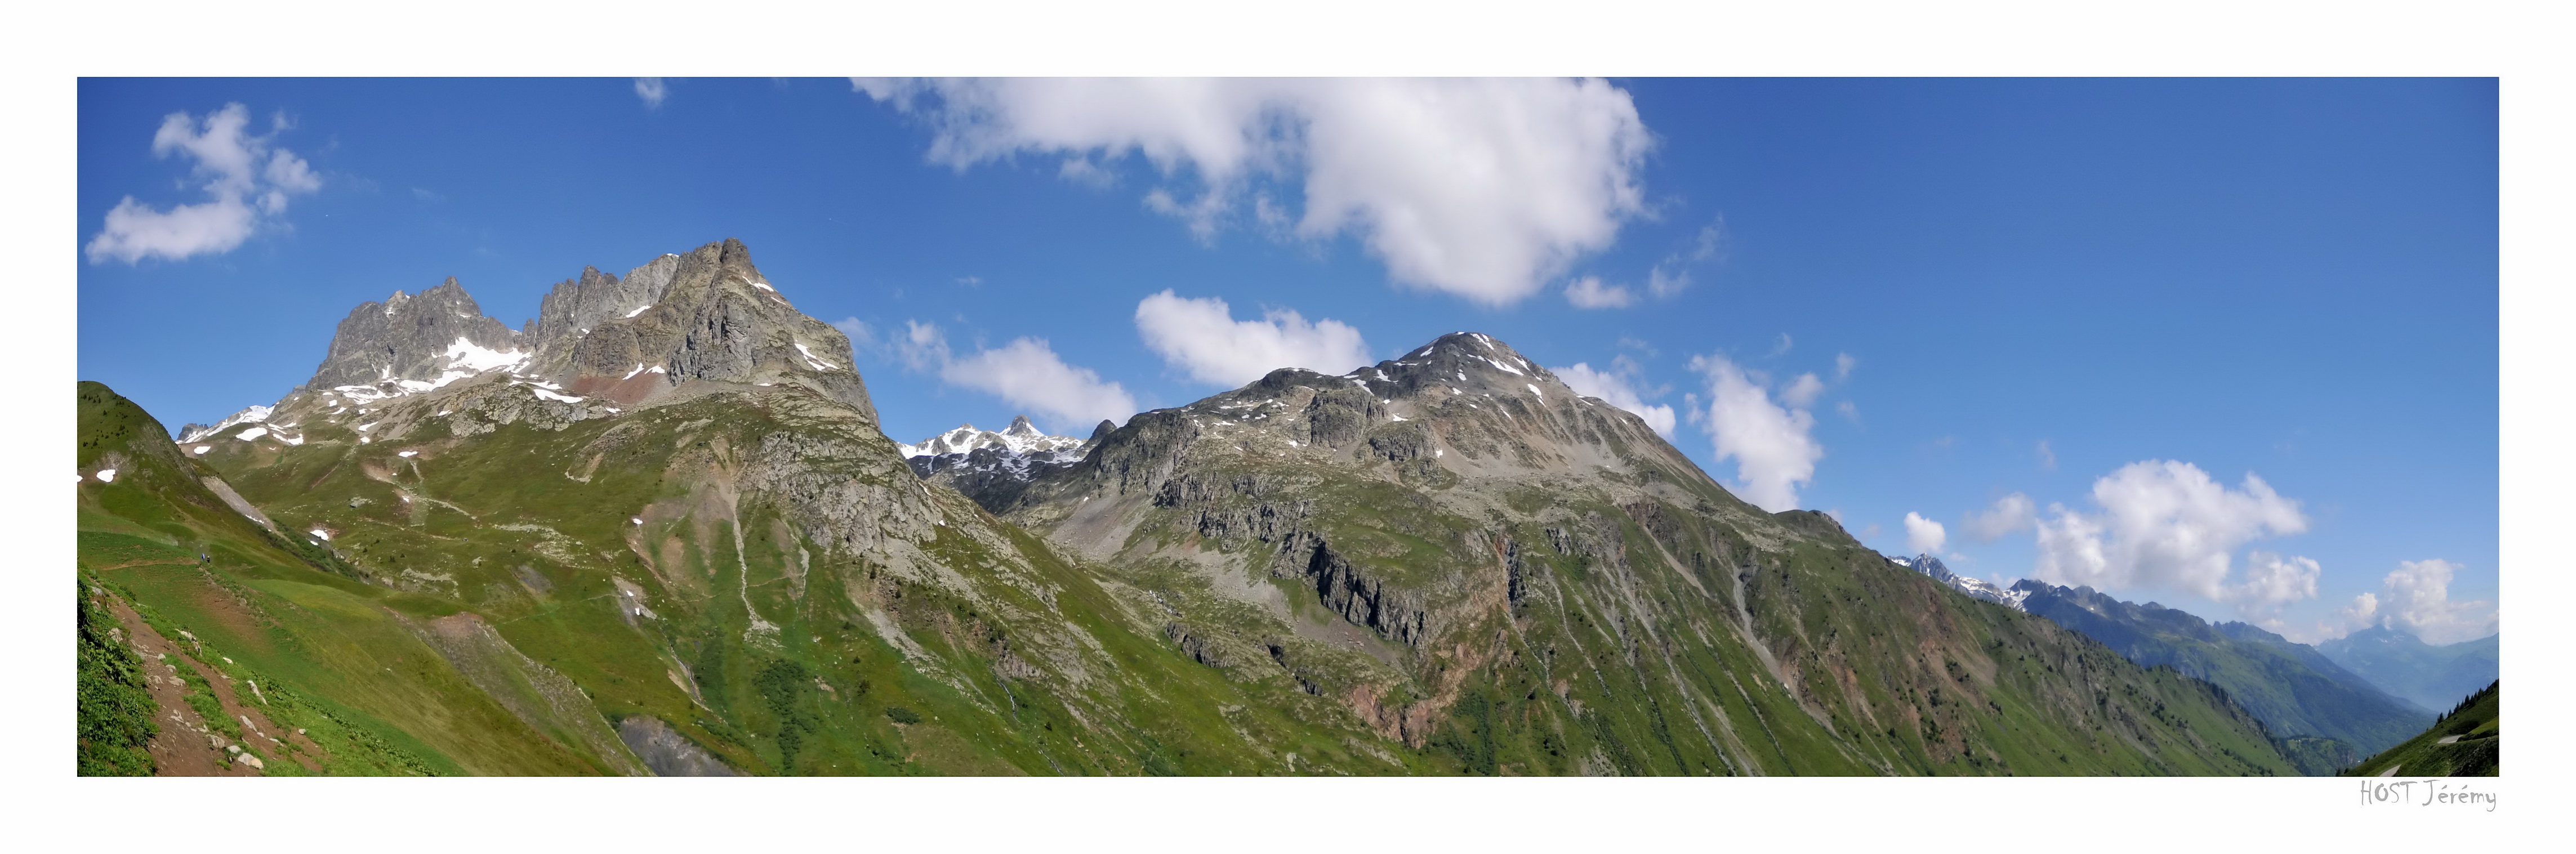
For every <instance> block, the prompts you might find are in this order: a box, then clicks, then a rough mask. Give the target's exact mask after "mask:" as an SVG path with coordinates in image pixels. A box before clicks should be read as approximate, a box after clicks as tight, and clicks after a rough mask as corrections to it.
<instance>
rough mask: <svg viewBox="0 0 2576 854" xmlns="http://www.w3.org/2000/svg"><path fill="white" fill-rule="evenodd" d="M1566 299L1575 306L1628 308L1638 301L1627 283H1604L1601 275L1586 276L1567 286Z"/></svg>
mask: <svg viewBox="0 0 2576 854" xmlns="http://www.w3.org/2000/svg"><path fill="white" fill-rule="evenodd" d="M1565 301H1566V302H1568V303H1572V304H1573V305H1574V307H1575V308H1627V307H1628V306H1631V305H1635V304H1636V303H1637V295H1636V294H1633V293H1630V292H1629V291H1628V287H1627V286H1626V285H1604V284H1602V283H1601V277H1599V276H1585V277H1583V278H1580V279H1576V280H1574V283H1573V284H1570V285H1566V286H1565Z"/></svg>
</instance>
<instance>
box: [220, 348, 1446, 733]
mask: <svg viewBox="0 0 2576 854" xmlns="http://www.w3.org/2000/svg"><path fill="white" fill-rule="evenodd" d="M489 393H491V394H507V393H510V392H508V391H501V390H496V391H491V392H489ZM516 393H517V394H521V395H524V394H526V393H525V392H524V391H520V392H516ZM414 403H416V404H418V405H420V406H424V407H429V406H435V407H442V408H444V407H453V408H454V411H455V412H458V413H461V414H462V416H461V417H476V413H478V412H480V411H481V410H475V409H472V408H471V407H472V406H474V404H472V403H467V402H459V401H458V400H456V399H453V398H444V399H442V400H441V401H440V402H437V403H434V404H433V403H431V402H428V401H414ZM436 411H445V410H444V409H440V410H436ZM417 414H420V415H424V416H426V415H428V413H426V412H423V413H417ZM371 417H373V416H371ZM389 417H393V416H389ZM853 417H855V413H853V412H851V411H850V410H848V409H847V408H846V407H841V406H839V405H838V404H834V403H832V402H830V401H825V400H820V399H817V398H815V397H813V396H811V395H807V394H805V393H804V392H801V391H788V390H783V389H782V390H778V391H760V390H750V389H746V390H745V391H743V392H742V393H739V394H732V393H728V394H718V395H709V396H705V397H700V398H694V399H691V400H687V401H684V402H679V403H674V404H671V405H668V406H662V407H655V408H650V409H645V410H642V411H638V412H635V413H631V414H628V415H626V416H624V417H621V418H616V419H591V420H584V421H575V422H571V423H568V424H561V425H552V426H539V425H532V424H530V423H527V422H524V421H521V422H513V423H508V424H502V425H498V426H497V427H490V429H484V428H485V427H487V426H488V425H489V422H471V423H465V424H464V431H459V430H458V429H456V428H455V427H454V426H451V425H455V424H459V423H463V422H461V418H460V420H459V421H443V420H438V419H437V418H436V416H429V417H425V418H423V419H421V421H422V422H426V423H422V424H420V426H417V427H415V428H413V429H411V430H410V431H409V432H407V433H401V434H395V435H384V434H382V433H381V432H380V433H379V434H378V435H377V436H375V437H373V438H374V441H373V442H359V441H356V438H357V437H355V436H354V435H352V434H350V433H349V432H348V431H346V430H344V429H340V428H336V427H333V426H330V425H327V424H321V423H311V424H307V425H306V426H305V428H304V436H303V438H304V442H303V444H300V445H292V446H290V445H283V444H279V443H275V442H256V443H254V442H240V441H234V440H231V439H222V440H216V441H215V442H214V443H213V445H214V446H215V447H216V450H212V451H210V452H209V453H207V454H206V455H205V457H204V459H206V460H207V461H208V462H209V463H211V464H212V465H214V466H216V467H218V468H221V469H223V470H224V472H225V474H226V475H227V477H228V479H229V481H230V482H231V483H232V484H234V485H235V486H236V487H237V488H238V489H239V490H240V491H241V493H242V494H243V495H244V496H246V497H248V498H249V499H250V500H252V501H253V502H255V503H257V504H259V505H260V506H261V507H262V508H263V509H264V512H266V513H268V514H269V515H271V516H272V517H274V518H275V519H277V520H278V521H279V522H280V524H281V525H282V526H283V527H284V528H285V529H286V530H289V531H297V532H304V533H303V536H304V537H305V539H306V544H307V545H308V546H310V547H313V548H316V549H328V550H329V553H330V554H331V555H333V556H334V559H335V560H337V561H340V562H342V563H344V564H345V565H346V566H347V567H349V570H348V577H347V578H335V579H332V581H333V583H336V584H338V585H340V586H343V587H346V588H348V589H350V590H351V591H359V592H363V595H366V596H369V597H372V600H371V601H373V602H378V603H383V604H382V605H381V607H384V608H389V609H396V610H399V609H405V608H409V609H415V610H417V612H418V613H417V614H416V615H415V616H413V617H412V620H411V621H412V622H413V623H414V624H417V625H420V626H422V627H423V630H422V631H420V632H416V634H420V635H424V636H427V637H430V638H431V640H432V641H433V642H438V643H448V642H447V641H444V640H443V639H445V638H449V637H453V638H457V639H461V640H459V641H457V642H454V643H450V645H449V646H442V647H440V649H439V651H440V652H442V653H447V654H448V655H447V657H448V658H450V659H452V660H455V661H458V662H462V665H461V666H460V667H459V669H460V671H461V675H462V676H463V677H465V679H466V680H467V681H469V682H476V684H478V685H484V687H485V689H486V691H487V692H488V693H493V694H496V695H506V694H510V693H517V694H520V695H524V697H525V698H524V699H522V700H520V701H515V702H514V701H512V700H511V699H510V697H508V696H501V697H500V700H499V702H498V705H499V706H501V707H503V708H504V709H505V710H507V711H510V712H513V713H514V716H516V717H519V718H522V719H523V720H524V719H530V718H534V719H535V722H534V723H533V724H522V725H520V726H519V727H518V728H519V729H521V730H533V731H534V732H535V734H536V735H538V736H540V737H543V738H545V739H547V742H548V743H550V744H559V745H561V752H566V753H573V754H576V755H580V753H581V747H582V745H584V744H587V743H589V742H588V741H586V740H583V739H580V738H575V737H571V736H567V735H564V733H568V732H574V731H575V730H578V729H580V724H581V723H582V722H581V721H577V720H573V719H572V718H573V717H575V716H572V715H560V714H559V715H553V716H551V717H548V716H546V715H543V714H539V713H542V712H543V711H544V710H545V709H546V708H547V707H546V704H545V703H544V702H542V698H540V697H537V696H535V695H537V694H539V693H541V692H540V691H539V690H538V689H539V688H541V687H542V685H539V684H537V683H543V682H548V681H551V680H553V679H557V678H559V679H561V680H564V681H566V682H568V683H569V684H570V685H574V686H578V693H579V694H581V695H583V699H584V700H585V701H586V702H588V703H591V704H593V705H594V706H595V711H590V712H587V713H586V714H588V715H589V716H590V717H593V718H598V719H604V720H606V721H609V722H612V724H613V725H614V727H615V730H616V733H617V735H618V736H619V737H620V738H619V740H620V741H621V742H622V743H623V744H625V745H626V746H627V747H628V748H630V749H632V748H634V747H635V745H638V744H647V745H652V746H650V747H647V748H645V749H643V750H642V751H640V752H641V753H643V754H644V755H641V756H638V757H636V758H637V759H638V760H641V761H646V762H659V763H664V765H663V766H662V767H661V768H660V770H664V771H677V770H680V769H682V768H684V767H707V766H705V765H703V764H702V763H703V762H714V763H720V765H721V766H722V767H724V768H728V769H731V770H733V771H737V772H744V773H757V774H1022V773H1037V774H1058V773H1061V774H1100V773H1108V774H1150V773H1193V774H1259V773H1287V772H1290V771H1295V772H1298V773H1346V774H1347V773H1370V774H1385V773H1409V772H1416V771H1429V770H1437V768H1438V763H1437V762H1436V761H1433V760H1430V759H1428V758H1426V757H1423V756H1420V755H1417V754H1414V753H1411V752H1406V751H1402V750H1393V751H1390V750H1387V749H1385V748H1384V747H1383V746H1382V745H1381V744H1380V743H1378V739H1376V738H1375V737H1374V736H1373V735H1371V734H1370V733H1369V731H1368V730H1367V729H1366V728H1365V727H1364V726H1362V725H1361V723H1360V722H1359V721H1358V719H1357V718H1356V717H1355V716H1353V715H1352V714H1351V713H1350V712H1349V711H1348V710H1347V709H1344V708H1341V707H1339V706H1337V705H1335V704H1332V703H1329V702H1326V701H1323V700H1320V699H1318V698H1316V697H1313V696H1311V695H1308V694H1306V693H1304V692H1302V691H1300V690H1299V688H1298V686H1297V685H1296V684H1295V683H1293V682H1290V681H1287V680H1271V681H1268V682H1260V681H1253V682H1238V681H1234V680H1229V679H1228V678H1226V676H1225V675H1224V674H1222V673H1220V672H1218V671H1214V670H1211V669H1209V668H1207V667H1205V666H1203V665H1201V664H1200V663H1198V662H1197V661H1195V660H1192V659H1191V658H1189V657H1188V656H1187V655H1186V654H1184V653H1183V652H1182V651H1181V650H1179V649H1177V648H1176V647H1175V646H1174V645H1173V644H1172V643H1170V642H1169V641H1168V640H1166V639H1165V638H1163V637H1161V636H1159V635H1158V634H1154V633H1150V632H1140V631H1139V630H1138V629H1137V628H1136V627H1135V625H1134V624H1135V617H1134V616H1133V615H1132V614H1131V613H1130V612H1131V609H1133V608H1134V607H1135V603H1133V602H1131V601H1127V600H1124V599H1122V598H1120V597H1118V596H1116V595H1114V594H1113V593H1111V592H1110V591H1109V590H1107V589H1104V587H1103V586H1102V585H1101V584H1100V583H1099V582H1097V581H1095V576H1094V574H1093V573H1091V572H1089V571H1086V570H1085V569H1082V568H1078V567H1076V566H1075V565H1074V564H1072V563H1069V562H1067V561H1065V560H1063V559H1062V558H1060V557H1059V556H1057V555H1055V554H1054V553H1053V552H1051V551H1050V550H1048V549H1047V548H1046V547H1045V546H1044V544H1042V543H1040V542H1038V541H1036V540H1035V539H1033V538H1030V537H1028V536H1027V535H1026V534H1024V533H1021V532H1019V531H1017V530H1016V529H1013V528H1010V527H1009V526H1006V525H1001V524H999V523H998V522H997V521H996V520H993V519H992V518H991V517H990V516H989V515H986V514H984V513H983V512H982V511H981V510H980V509H978V508H976V507H975V506H974V505H973V504H972V503H971V502H968V501H965V500H964V499H963V498H962V497H960V496H957V495H956V494H955V493H953V492H933V491H930V490H927V489H925V488H924V487H922V486H920V485H918V484H917V483H915V482H914V479H913V477H912V475H911V474H910V471H909V470H908V469H907V468H906V467H904V466H903V464H902V463H901V461H900V460H899V459H898V458H896V457H895V456H894V454H893V449H892V443H891V442H888V441H887V440H885V439H884V437H883V436H881V435H878V434H877V433H876V431H875V430H874V429H873V427H872V426H869V425H867V424H866V423H864V422H853V421H851V420H849V419H851V418H853ZM460 432H462V433H463V434H462V435H460ZM880 445H881V446H882V447H879V446H880ZM405 451H410V452H412V453H411V454H409V455H406V454H404V452H405ZM904 502H915V503H911V504H906V503H904ZM835 514H841V515H835ZM861 514H877V515H861ZM852 517H855V518H852ZM897 530H902V531H917V532H918V535H919V536H920V537H921V539H920V540H919V541H912V540H905V539H900V538H898V537H896V536H894V535H892V534H889V533H887V532H888V531H897ZM317 531H318V532H320V533H314V532H317ZM326 534H327V535H328V537H329V538H328V539H327V540H326V539H323V538H322V537H323V535H326ZM853 543H858V544H860V547H857V548H854V547H853V545H852V544H853ZM352 595H357V594H355V593H353V594H352ZM440 620H452V621H456V622H455V623H451V624H449V625H448V626H447V627H446V628H448V629H452V630H450V631H443V632H442V631H440V630H438V629H439V628H440V627H438V626H433V625H432V624H434V623H437V622H438V621H440ZM1150 625H1152V626H1156V627H1159V626H1160V623H1152V624H1150ZM477 638H479V639H480V640H476V639H477ZM465 641H471V643H470V644H467V643H465ZM462 646H474V647H476V648H480V649H484V650H486V651H484V652H474V651H473V650H472V649H464V650H460V649H457V648H451V647H462ZM516 658H523V659H524V661H520V662H518V664H517V666H518V667H519V669H520V670H522V671H530V672H534V673H535V674H536V678H533V679H525V680H500V681H499V682H498V683H497V684H499V685H500V687H491V685H490V684H486V683H492V682H494V680H483V681H476V679H477V677H476V674H477V672H478V671H479V669H480V667H481V665H479V664H477V663H476V662H481V661H499V662H501V663H505V664H506V663H509V662H511V661H512V660H513V659H516ZM523 682H524V683H527V685H525V686H522V685H521V683H523ZM486 705H492V703H490V702H487V703H486ZM522 709H532V710H534V712H531V713H527V714H515V713H517V712H519V711H520V710H522ZM429 728H431V729H449V728H451V727H449V726H448V725H445V724H437V725H430V726H429ZM476 728H477V727H473V726H465V725H463V724H462V723H460V724H458V725H455V726H453V727H452V729H453V730H455V732H454V734H453V735H452V736H451V738H463V737H466V735H467V734H468V733H470V732H472V731H473V730H474V729H476ZM657 739H658V740H657ZM693 763H696V764H693ZM469 770H477V771H479V770H481V769H479V768H469Z"/></svg>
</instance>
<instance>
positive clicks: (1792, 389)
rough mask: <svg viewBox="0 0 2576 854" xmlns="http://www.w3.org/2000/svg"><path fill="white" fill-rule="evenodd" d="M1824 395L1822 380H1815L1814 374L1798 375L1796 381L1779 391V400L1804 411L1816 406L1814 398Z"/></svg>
mask: <svg viewBox="0 0 2576 854" xmlns="http://www.w3.org/2000/svg"><path fill="white" fill-rule="evenodd" d="M1824 393H1825V381H1824V380H1820V379H1817V378H1816V375H1815V374H1799V375H1798V378H1797V379H1796V380H1792V381H1791V382H1790V383H1789V387H1788V388H1786V389H1782V390H1781V391H1780V400H1781V401H1783V402H1785V403H1787V404H1789V405H1790V406H1794V407H1797V408H1799V409H1805V408H1808V407H1811V406H1814V405H1816V397H1817V396H1818V395H1822V394H1824Z"/></svg>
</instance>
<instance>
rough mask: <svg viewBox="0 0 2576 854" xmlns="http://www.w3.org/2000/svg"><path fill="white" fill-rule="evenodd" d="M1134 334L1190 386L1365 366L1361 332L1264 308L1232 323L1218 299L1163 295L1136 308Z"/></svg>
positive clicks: (1338, 323) (1230, 314)
mask: <svg viewBox="0 0 2576 854" xmlns="http://www.w3.org/2000/svg"><path fill="white" fill-rule="evenodd" d="M1136 334H1137V335H1138V336H1140V337H1142V338H1144V339H1145V346H1146V347H1147V348H1149V349H1151V350H1153V351H1154V352H1155V353H1156V354H1159V355H1161V356H1162V357H1163V361H1164V363H1165V364H1169V365H1171V366H1172V367H1175V368H1179V369H1181V370H1183V371H1185V372H1187V373H1188V374H1189V375H1190V378H1191V379H1195V380H1198V381H1200V382H1204V383H1212V384H1215V385H1221V386H1239V385H1243V384H1244V383H1248V382H1251V381H1253V380H1257V379H1260V378H1261V377H1262V376H1263V375H1265V374H1268V373H1270V372H1271V371H1275V370H1278V369H1280V368H1305V369H1307V370H1311V371H1316V372H1319V373H1326V374H1338V373H1342V372H1345V371H1349V370H1351V369H1353V368H1358V367H1361V366H1363V365H1367V364H1370V363H1371V362H1372V361H1374V360H1372V359H1370V358H1369V349H1368V342H1366V341H1363V340H1360V331H1359V330H1357V329H1353V328H1351V326H1350V324H1346V323H1343V322H1341V321H1338V320H1331V319H1325V320H1318V321H1315V322H1313V323H1307V322H1306V318H1305V317H1304V316H1302V315H1299V314H1298V313H1296V312H1294V311H1289V310H1287V309H1271V310H1269V311H1267V312H1264V313H1263V315H1262V319H1260V320H1236V319H1234V313H1233V310H1232V309H1229V308H1227V307H1226V304H1225V300H1222V299H1218V298H1216V297H1203V298H1200V299H1183V298H1181V297H1179V296H1176V295H1174V294H1173V293H1172V292H1171V291H1169V290H1166V291H1163V292H1162V293H1158V294H1155V295H1153V296H1149V297H1146V298H1145V299H1144V300H1143V301H1140V302H1138V303H1136Z"/></svg>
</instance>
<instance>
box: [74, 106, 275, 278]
mask: <svg viewBox="0 0 2576 854" xmlns="http://www.w3.org/2000/svg"><path fill="white" fill-rule="evenodd" d="M249 127H250V108H248V107H244V106H242V105H240V104H226V105H224V108H223V109H220V110H216V111H214V112H212V113H208V114H206V117H205V119H204V121H203V122H200V121H199V120H198V119H196V118H195V117H193V116H190V115H189V114H187V113H184V112H181V113H171V114H169V115H167V116H163V117H162V118H161V128H160V130H158V131H156V132H155V133H153V135H152V156H154V157H160V158H166V157H169V156H171V155H173V154H178V155H183V156H185V157H187V158H188V159H190V160H192V161H194V165H193V167H192V168H191V170H190V180H191V181H203V182H204V183H203V184H200V185H199V187H198V188H199V189H200V190H202V191H203V192H204V193H205V194H206V197H207V198H206V200H205V201H202V202H197V203H193V204H182V205H176V206H173V207H171V208H170V209H169V210H166V211H165V210H160V209H157V208H154V207H153V206H151V205H148V204H145V203H142V202H138V201H135V199H134V197H133V196H127V197H125V198H124V200H122V201H119V202H117V204H116V207H115V208H114V209H112V210H110V211H108V212H107V222H106V227H105V228H103V229H101V230H100V231H99V233H98V234H96V235H94V236H92V237H91V238H90V240H89V243H88V244H87V245H86V246H85V247H83V252H84V253H85V254H87V255H88V257H89V262H90V263H92V264H98V263H104V262H106V261H108V260H109V259H114V260H118V261H123V262H125V263H128V264H135V263H140V262H141V261H142V260H143V259H145V258H153V257H158V258H164V259H168V260H172V261H177V260H182V259H185V258H190V257H193V256H197V255H208V254H221V253H224V252H230V251H232V250H233V249H234V248H235V247H238V246H240V245H241V244H242V241H245V240H248V239H250V236H251V235H252V234H253V233H256V232H257V231H258V230H259V229H260V227H261V226H262V225H263V224H267V223H271V222H275V221H277V218H278V217H282V216H284V215H285V213H286V203H287V199H288V198H289V197H292V196H298V195H304V194H308V193H312V192H314V191H317V190H320V189H322V178H321V176H319V175H316V174H314V172H313V167H312V165H311V164H308V163H306V162H305V161H304V159H303V158H301V157H297V156H296V155H295V152H292V151H288V150H286V149H284V148H277V147H274V145H273V141H274V140H275V138H276V136H277V135H278V134H279V133H282V132H284V131H285V130H286V128H287V123H286V118H285V117H284V116H283V115H280V116H278V117H277V118H276V119H274V120H273V122H272V124H271V127H270V130H269V132H268V134H267V135H264V136H253V135H251V134H250V133H249V132H248V131H249Z"/></svg>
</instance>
